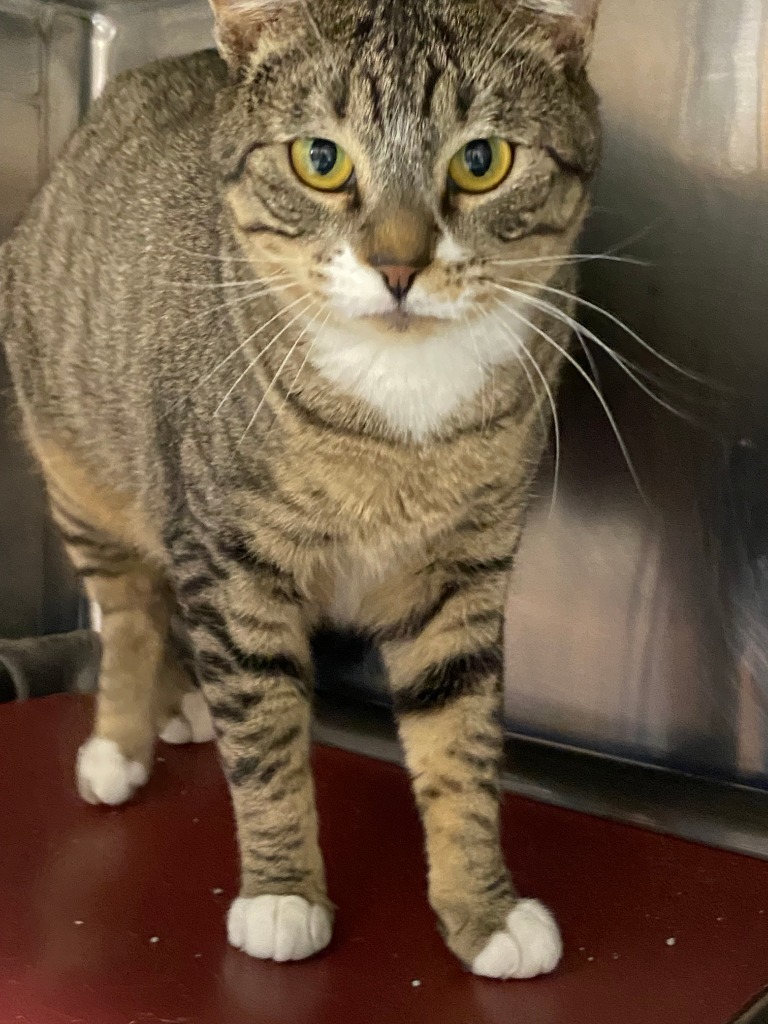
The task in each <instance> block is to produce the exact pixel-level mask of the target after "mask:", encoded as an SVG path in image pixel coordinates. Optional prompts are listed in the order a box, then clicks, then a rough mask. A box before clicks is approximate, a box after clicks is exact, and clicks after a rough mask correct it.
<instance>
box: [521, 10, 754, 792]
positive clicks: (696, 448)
mask: <svg viewBox="0 0 768 1024" xmlns="http://www.w3.org/2000/svg"><path fill="white" fill-rule="evenodd" d="M767 29H768V2H766V0H715V2H711V0H693V2H692V0H646V2H645V3H643V4H636V3H634V2H633V0H604V3H603V9H602V13H601V23H600V27H599V33H598V40H597V47H596V52H595V57H594V65H593V67H594V78H595V82H596V84H597V87H598V90H599V91H600V93H601V96H602V99H603V111H604V118H605V123H606V132H607V140H606V155H605V162H604V167H603V171H602V173H601V176H600V179H599V181H598V183H597V188H596V194H595V211H594V214H593V216H592V219H591V222H590V226H589V229H588V231H587V234H586V237H585V240H584V248H585V251H588V252H591V253H600V252H606V251H608V250H615V249H616V248H617V247H618V249H619V250H620V251H621V253H623V254H624V255H631V256H632V257H639V258H641V259H643V260H645V261H647V265H645V266H637V265H634V264H633V265H629V264H616V263H609V262H600V261H596V262H592V263H589V264H587V269H586V272H585V274H584V277H583V294H584V295H585V296H586V297H588V298H589V299H590V300H591V301H593V302H595V303H598V304H600V305H602V306H604V307H605V308H606V309H608V310H609V311H611V312H612V313H613V314H616V315H617V316H618V317H620V318H621V319H622V320H624V321H625V322H626V324H627V325H628V326H629V327H630V328H631V329H632V330H633V331H635V332H636V333H637V334H638V335H639V336H640V337H641V338H642V339H643V340H645V341H646V342H648V343H649V344H650V345H653V346H654V347H655V348H656V349H657V350H658V351H659V353H660V354H661V355H662V357H663V359H659V358H654V357H653V356H651V355H650V354H649V353H648V352H647V351H646V350H644V349H643V348H642V347H641V346H640V344H639V342H638V341H637V339H634V338H632V337H631V336H630V334H629V333H628V332H627V331H622V330H620V329H619V328H618V327H617V325H616V324H615V323H614V322H612V321H611V320H610V319H608V318H606V317H603V316H599V315H596V314H594V313H592V312H591V311H587V312H590V315H589V317H588V318H587V317H585V318H584V322H585V323H587V324H588V326H589V327H590V328H591V329H592V330H593V331H595V333H596V334H598V335H599V336H600V338H601V339H602V340H604V341H605V342H606V343H608V344H610V345H611V346H612V347H614V348H615V349H616V351H617V352H619V353H620V354H621V355H622V356H624V357H626V358H629V359H631V360H632V361H633V362H634V363H637V364H639V366H640V369H641V372H642V374H648V376H641V379H642V380H643V381H644V382H645V383H646V384H647V386H649V387H650V388H651V389H652V390H654V391H655V392H656V393H657V394H658V395H659V396H660V397H662V398H663V400H664V401H665V402H667V403H669V404H671V405H673V406H675V408H677V409H679V410H680V412H681V413H682V414H684V415H685V416H686V417H688V418H687V419H683V418H680V417H677V416H674V415H671V414H670V413H669V412H667V411H666V410H665V409H663V408H662V407H661V406H659V405H658V404H656V403H654V402H653V401H652V400H651V399H650V398H649V397H648V396H647V395H646V394H644V393H643V392H642V391H641V390H640V389H639V388H638V387H637V386H636V385H634V384H633V383H632V382H630V381H629V380H628V378H627V377H626V375H623V374H621V373H619V372H618V369H617V367H616V364H615V363H612V362H611V360H610V359H609V358H608V357H606V356H605V355H604V354H603V356H602V358H600V360H599V369H600V374H601V384H602V387H603V389H604V391H605V394H606V396H607V397H608V400H609V403H610V405H611V406H612V408H613V409H614V411H615V413H616V416H617V419H618V421H619V425H620V429H621V431H622V433H623V435H624V437H625V438H626V441H627V445H628V447H629V450H630V453H631V455H632V459H633V461H634V462H635V465H636V468H637V471H638V474H639V477H640V480H641V483H642V486H643V489H644V491H645V492H646V497H647V501H648V505H649V506H650V507H649V508H648V507H646V506H645V505H644V503H643V501H642V499H641V497H640V496H639V495H638V493H637V491H636V489H635V488H634V486H633V484H632V481H631V478H630V475H629V473H628V472H627V470H626V467H625V466H623V464H622V458H621V455H620V453H619V451H618V448H617V445H616V442H615V440H614V439H613V437H612V436H611V431H610V428H609V426H608V424H607V422H606V420H605V417H604V416H602V414H601V413H600V410H599V407H598V405H597V402H596V400H595V399H594V398H593V397H592V396H591V395H590V393H589V390H588V388H587V387H586V385H585V384H584V383H583V381H582V382H579V381H576V380H569V381H568V382H567V383H566V386H565V388H564V391H563V396H562V398H563V400H562V418H563V432H564V437H565V447H566V451H565V454H564V459H563V467H562V477H563V478H562V488H561V491H560V496H559V498H558V500H557V502H556V504H555V506H554V508H553V509H552V510H551V511H550V496H549V494H547V493H546V489H547V487H546V479H547V476H546V474H545V476H544V479H543V480H542V494H541V497H540V500H539V501H538V503H537V505H536V508H535V510H534V513H533V516H532V518H531V522H530V528H529V530H528V532H527V535H526V540H525V543H524V546H523V550H522V552H521V558H520V564H519V569H518V572H517V575H516V578H515V582H514V592H513V595H512V598H511V600H510V606H509V631H508V632H509V637H508V665H509V686H508V694H507V698H508V699H507V708H508V718H509V721H510V724H511V726H512V728H513V729H514V730H516V731H519V732H521V733H524V734H527V735H533V736H538V737H542V738H546V739H549V740H555V741H558V742H562V743H566V744H568V745H571V746H575V747H581V748H585V749H588V750H595V751H599V752H602V753H608V754H612V755H620V756H623V757H630V758H632V759H635V760H640V761H643V762H646V763H651V764H657V765H664V766H669V767H674V768H680V769H684V770H687V771H693V772H697V773H703V774H706V775H708V776H714V777H717V778H720V779H724V780H738V781H747V782H751V783H754V784H757V785H759V786H763V787H768V717H766V702H768V344H767V341H768V339H767V338H766V334H767V333H768V246H767V245H766V239H768V150H767V149H766V146H767V145H768V134H766V131H767V129H768V84H767V83H768V66H766V65H767V63H768V48H766V45H765V40H766V38H768V36H767V35H766V30H767ZM593 347H594V346H593ZM666 359H669V360H673V361H675V362H677V363H679V364H680V365H681V366H683V367H685V368H686V369H688V370H690V371H692V372H694V373H697V374H701V375H703V376H705V377H706V378H707V381H708V382H709V383H708V384H705V385H702V384H698V383H696V382H695V381H693V380H691V379H690V378H688V377H686V376H685V375H683V374H681V373H678V372H676V371H674V370H672V369H671V368H670V366H669V365H668V364H667V363H666V362H664V361H663V360H666Z"/></svg>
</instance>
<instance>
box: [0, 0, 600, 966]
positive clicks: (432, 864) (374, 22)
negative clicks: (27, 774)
mask: <svg viewBox="0 0 768 1024" xmlns="http://www.w3.org/2000/svg"><path fill="white" fill-rule="evenodd" d="M214 6H215V14H216V21H217V42H218V47H219V52H218V53H216V52H214V51H211V52H206V53H200V54H196V55H194V56H190V57H187V58H184V59H181V60H171V61H166V62H162V63H158V64H155V65H153V66H151V67H149V68H145V69H142V70H138V71H133V72H130V73H128V74H125V75H123V76H122V77H121V78H120V79H119V80H117V81H116V82H115V83H114V84H113V85H112V86H111V87H110V88H109V89H108V90H107V93H106V95H105V96H104V97H103V98H102V100H101V101H100V102H99V103H98V104H97V105H96V107H95V109H94V110H93V112H92V114H91V115H90V117H89V118H88V120H87V122H86V124H85V125H84V126H83V127H82V128H81V129H80V130H79V131H78V132H77V134H76V135H75V137H74V139H73V140H72V141H71V143H70V144H69V146H68V148H67V150H66V153H65V154H64V156H63V158H62V159H61V161H60V162H59V164H58V166H57V167H56V169H55V170H54V172H53V174H52V176H51V179H50V181H49V182H48V184H47V185H46V186H45V187H44V189H43V190H42V192H41V194H40V195H39V197H38V198H37V200H36V201H35V203H34V205H33V207H32V209H31V211H30V212H29V214H28V216H27V217H26V219H25V220H24V222H23V223H22V224H21V226H20V227H19V228H18V229H17V231H16V233H15V234H14V235H13V236H12V238H11V239H10V240H9V241H8V242H7V243H6V245H5V246H4V248H3V249H2V251H1V255H0V332H1V335H2V339H3V341H4V344H5V346H6V348H7V353H8V357H9V361H10V365H11V370H12V376H13V380H14V384H15V389H16V392H17V394H18V399H19V404H20V407H21V410H22V419H23V428H24V433H25V436H26V438H27V440H28V442H29V445H30V446H31V449H32V451H33V453H34V455H35V457H36V460H37V461H38V463H39V465H40V467H41V470H42V473H43V475H44V478H45V481H46V485H47V489H48V494H49V496H50V503H51V508H52V511H53V515H54V517H55V520H56V523H57V524H58V526H59V527H60V530H61V536H62V537H63V540H64V543H65V544H66V547H67V550H68V552H69V554H70V556H71V558H72V561H73V563H74V565H75V566H76V568H77V570H78V571H79V574H80V576H81V577H82V579H83V582H84V585H85V588H86V590H87V593H88V595H89V598H90V599H91V601H92V602H93V603H94V605H97V606H98V607H99V608H100V610H101V618H102V626H101V629H102V639H103V658H102V665H101V675H100V681H99V694H98V701H97V709H96V720H95V724H94V729H93V735H92V736H91V738H90V739H89V740H88V741H87V742H86V743H85V744H84V745H83V747H82V748H81V750H80V752H79V756H78V763H77V780H78V786H79V790H80V793H81V794H82V796H83V797H84V798H85V799H86V800H88V801H91V802H93V803H102V804H111V805H114V804H119V803H122V802H123V801H126V800H128V799H130V798H131V797H132V796H133V794H134V792H135V791H136V790H137V789H138V788H139V787H140V786H142V785H143V784H144V783H145V782H146V781H147V778H148V775H149V771H150V767H151V765H152V762H153V746H154V743H155V739H156V737H157V735H158V734H159V735H160V736H161V737H162V738H163V739H165V740H167V741H169V742H178V743H181V742H188V741H192V740H194V741H199V740H207V739H210V738H213V736H214V733H215V737H216V740H217V743H218V749H219V752H220V756H221V761H222V763H223V767H224V770H225V772H226V776H227V780H228V784H229V787H230V790H231V794H232V801H233V804H234V810H235V816H236V822H237V832H238V839H239V846H240V851H241V859H242V887H241V891H240V895H239V897H238V898H237V899H236V900H235V901H234V903H233V905H232V907H231V909H230V911H229V919H228V930H229V938H230V941H231V942H232V943H233V944H234V945H235V946H238V947H240V948H242V949H243V950H245V951H246V952H248V953H250V954H251V955H252V956H256V957H263V958H272V959H274V960H278V961H285V960H297V959H301V958H304V957H307V956H310V955H311V954H314V953H316V952H318V951H319V950H321V949H322V948H323V947H325V946H326V945H327V943H328V942H329V940H330V937H331V927H332V917H333V910H332V904H331V902H330V900H329V898H328V895H327V891H326V884H325V878H324V869H323V861H322V856H321V853H320V849H319V846H318V834H317V816H316V811H315V803H314V796H313V784H312V779H311V776H310V766H309V748H310V716H311V692H312V673H313V666H312V660H311V655H310V639H311V637H312V635H313V633H314V632H315V631H316V630H318V629H320V628H324V627H326V626H328V625H332V624H336V625H338V624H341V625H343V626H345V627H353V628H354V629H355V630H358V631H360V632H362V633H364V634H366V635H368V636H369V637H370V638H371V639H372V640H374V641H375V642H376V643H377V644H378V645H379V648H380V650H381V653H382V656H383V659H384V662H385V665H386V667H387V670H388V675H389V679H390V682H391V688H392V693H393V701H394V706H395V710H396V714H397V719H398V724H399V731H400V736H401V739H402V744H403V747H404V751H405V758H406V762H407V765H408V768H409V770H410V773H411V775H412V777H413V787H414V791H415V798H416V801H417V803H418V807H419V809H420V812H421V815H422V818H423V824H424V830H425V835H426V848H427V855H428V864H429V897H430V901H431V904H432V906H433V907H434V910H435V912H436V914H437V917H438V919H439V923H440V927H441V930H442V932H443V934H444V936H445V940H446V942H447V944H448V946H449V947H450V948H451V950H453V952H454V953H455V954H456V955H457V956H458V957H459V958H460V959H461V960H462V961H463V962H464V964H466V965H467V966H468V967H470V968H471V969H472V970H473V971H475V972H476V973H477V974H481V975H487V976H490V977H497V978H528V977H532V976H534V975H537V974H540V973H543V972H548V971H551V970H552V969H553V968H554V967H555V966H556V964H557V962H558V960H559V957H560V953H561V942H560V938H559V934H558V930H557V926H556V924H555V922H554V920H553V917H552V916H551V914H550V912H549V911H548V910H547V909H546V908H545V907H544V906H542V905H541V904H540V903H539V902H537V901H536V900H532V899H520V898H519V897H518V896H517V894H516V892H515V889H514V888H513V885H512V882H511V880H510V877H509V874H508V871H507V868H506V865H505V863H504V860H503V857H502V853H501V848H500V843H499V814H498V795H499V794H498V790H499V764H500V756H501V740H502V729H501V694H502V668H503V658H502V625H503V619H504V607H505V594H506V590H507V586H508V579H509V573H510V569H511V567H512V565H513V562H514V557H515V550H516V547H517V544H518V540H519V536H520V531H521V524H522V517H523V513H524V510H525V506H526V502H527V496H528V493H529V490H530V484H531V480H532V476H533V473H534V471H535V469H536V466H537V463H538V462H539V460H540V456H541V452H542V448H543V445H544V443H545V435H546V429H542V423H543V424H544V427H547V425H548V420H547V416H548V413H547V412H545V408H546V407H547V403H548V401H551V399H552V395H553V393H554V391H555V388H556V384H557V378H558V374H559V371H560V368H561V365H562V364H563V360H564V359H565V358H567V346H568V344H569V328H568V318H569V316H570V315H571V313H572V309H571V308H570V299H569V298H568V297H566V298H565V299H564V300H562V301H561V304H560V306H559V307H558V308H553V307H550V306H548V304H547V303H545V302H543V301H542V298H541V296H542V294H543V289H547V288H554V287H557V288H558V289H562V291H563V292H566V293H568V292H571V291H572V290H573V288H574V285H575V281H574V277H573V274H574V269H573V268H574V265H575V261H574V259H572V258H570V256H569V254H570V253H571V252H572V249H573V246H574V243H575V240H576V239H577V236H578V234H579V231H580V228H581V225H582V223H583V219H584V216H585V212H586V210H587V204H588V199H587V186H588V183H589V180H590V178H591V176H592V175H593V173H594V171H595V168H596V164H597V161H598V154H599V145H600V143H599V135H600V133H599V124H598V115H597V102H596V99H595V95H594V93H593V91H592V89H591V87H590V85H589V84H588V80H587V74H586V70H585V65H586V62H587V56H588V50H589V44H590V39H591V36H592V31H593V25H594V20H595V8H596V0H535V2H534V0H418V2H416V0H315V2H313V3H311V4H309V3H306V2H304V0H244V2H241V3H238V2H234V3H233V2H231V0H215V4H214ZM547 294H552V293H547ZM179 624H180V628H177V626H178V625H179ZM177 636H182V638H183V639H182V641H181V642H180V641H178V640H177V639H175V638H176V637H177ZM187 642H188V646H189V649H190V650H191V654H192V658H191V664H192V665H193V670H192V671H188V670H187V668H185V665H186V664H187V662H188V661H189V659H186V658H185V656H184V655H185V652H184V648H185V646H186V645H187ZM339 785H343V780H339Z"/></svg>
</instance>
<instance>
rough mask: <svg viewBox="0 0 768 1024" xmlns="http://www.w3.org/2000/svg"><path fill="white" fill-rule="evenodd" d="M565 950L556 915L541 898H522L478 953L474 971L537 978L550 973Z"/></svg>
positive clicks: (495, 975) (500, 975) (494, 974)
mask: <svg viewBox="0 0 768 1024" xmlns="http://www.w3.org/2000/svg"><path fill="white" fill-rule="evenodd" d="M562 954H563V943H562V940H561V938H560V931H559V929H558V927H557V924H556V922H555V919H554V917H553V916H552V914H550V912H549V911H548V910H547V908H546V907H545V906H544V905H543V904H542V903H539V901H538V900H520V902H519V903H517V904H516V905H515V907H514V908H513V909H512V910H511V911H510V912H509V914H508V915H507V921H506V928H505V929H504V931H499V932H496V933H495V934H494V935H492V936H491V938H490V939H489V941H488V944H487V945H486V947H485V948H484V949H483V951H482V952H481V953H479V954H478V955H477V956H476V957H475V959H474V961H473V963H472V971H473V973H475V974H479V975H482V977H484V978H504V979H506V978H535V977H536V976H537V975H539V974H549V973H550V972H551V971H554V969H555V968H556V967H557V965H558V963H559V962H560V957H561V956H562Z"/></svg>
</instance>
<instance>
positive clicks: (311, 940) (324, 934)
mask: <svg viewBox="0 0 768 1024" xmlns="http://www.w3.org/2000/svg"><path fill="white" fill-rule="evenodd" d="M332 928H333V925H332V921H331V915H330V913H329V912H328V910H327V909H326V908H325V907H322V906H319V905H318V904H313V903H309V902H308V901H307V900H305V899H304V898H303V897H302V896H255V897H252V898H245V897H240V898H239V899H236V900H235V902H234V903H233V904H232V906H231V907H230V910H229V918H228V921H227V932H228V935H229V941H230V943H231V944H232V945H233V946H236V947H237V948H238V949H242V950H243V951H244V952H245V953H248V954H249V955H250V956H255V957H258V958H259V959H261V960H277V961H278V962H279V963H284V962H285V961H287V960H305V959H306V958H307V957H309V956H313V955H314V954H315V953H319V952H320V950H321V949H325V947H326V946H327V945H328V943H329V942H330V941H331V932H332Z"/></svg>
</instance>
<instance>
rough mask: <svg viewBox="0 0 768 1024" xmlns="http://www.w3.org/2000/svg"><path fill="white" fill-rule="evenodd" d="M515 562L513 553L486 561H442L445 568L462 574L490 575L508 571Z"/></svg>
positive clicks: (473, 575) (474, 575) (472, 575)
mask: <svg viewBox="0 0 768 1024" xmlns="http://www.w3.org/2000/svg"><path fill="white" fill-rule="evenodd" d="M514 563H515V555H514V553H513V554H510V555H504V556H503V557H501V558H489V559H488V560H487V561H479V560H478V561H466V562H465V561H460V562H447V563H443V565H444V567H445V568H449V569H452V570H453V571H454V572H458V573H461V574H462V575H463V576H470V577H477V576H491V575H493V574H494V573H503V572H509V571H510V570H511V569H512V566H513V565H514Z"/></svg>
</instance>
